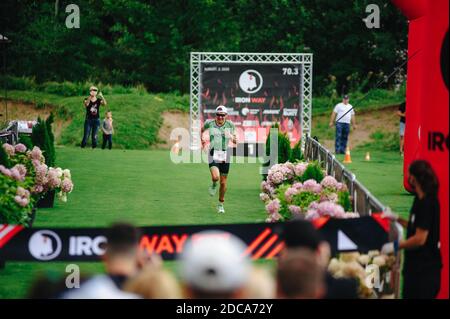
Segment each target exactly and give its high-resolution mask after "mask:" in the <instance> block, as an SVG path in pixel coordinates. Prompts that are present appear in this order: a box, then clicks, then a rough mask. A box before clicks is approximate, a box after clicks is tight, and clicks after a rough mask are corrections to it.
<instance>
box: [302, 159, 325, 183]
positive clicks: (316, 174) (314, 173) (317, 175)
mask: <svg viewBox="0 0 450 319" xmlns="http://www.w3.org/2000/svg"><path fill="white" fill-rule="evenodd" d="M323 178H324V174H323V172H322V168H321V167H320V165H319V163H318V162H312V163H310V164H309V165H308V167H307V168H306V170H305V172H304V173H303V175H302V176H301V178H300V181H301V182H302V183H303V182H304V181H307V180H308V179H314V180H315V181H316V182H317V183H320V182H321V181H322V179H323Z"/></svg>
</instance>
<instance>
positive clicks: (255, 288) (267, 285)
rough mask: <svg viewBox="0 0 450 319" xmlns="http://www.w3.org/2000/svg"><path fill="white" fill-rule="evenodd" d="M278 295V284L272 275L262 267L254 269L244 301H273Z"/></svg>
mask: <svg viewBox="0 0 450 319" xmlns="http://www.w3.org/2000/svg"><path fill="white" fill-rule="evenodd" d="M275 295H276V282H275V279H274V278H273V276H272V274H271V273H270V272H269V271H268V270H267V269H266V268H262V267H253V269H252V270H251V272H250V277H249V278H248V280H247V283H246V284H245V287H244V291H243V294H242V297H243V298H244V299H273V298H275Z"/></svg>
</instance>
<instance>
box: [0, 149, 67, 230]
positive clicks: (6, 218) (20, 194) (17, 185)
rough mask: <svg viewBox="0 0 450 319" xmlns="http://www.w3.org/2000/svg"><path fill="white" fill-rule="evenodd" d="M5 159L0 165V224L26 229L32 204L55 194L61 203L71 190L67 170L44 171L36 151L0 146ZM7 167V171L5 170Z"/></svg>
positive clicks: (45, 169) (40, 158)
mask: <svg viewBox="0 0 450 319" xmlns="http://www.w3.org/2000/svg"><path fill="white" fill-rule="evenodd" d="M2 148H3V150H4V151H5V153H6V154H7V156H8V158H7V159H6V160H5V161H4V162H3V163H1V164H0V224H21V225H26V224H27V223H28V221H29V217H30V214H31V212H32V209H33V207H34V205H35V204H36V202H37V201H38V200H39V199H40V198H41V197H42V196H43V195H44V194H45V193H46V192H48V191H51V190H55V191H56V192H58V197H59V198H60V199H61V200H62V201H64V202H65V201H67V194H69V193H70V192H72V190H73V182H72V179H71V174H70V171H69V170H67V169H66V170H63V169H61V168H59V167H57V168H53V167H48V166H47V165H46V164H45V158H44V156H43V154H42V151H41V150H40V148H39V147H37V146H34V147H33V149H32V150H27V147H26V146H25V145H23V144H17V145H15V146H13V145H10V144H7V143H5V144H3V146H2ZM5 164H6V165H8V166H9V167H7V166H5Z"/></svg>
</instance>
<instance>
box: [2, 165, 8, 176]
mask: <svg viewBox="0 0 450 319" xmlns="http://www.w3.org/2000/svg"><path fill="white" fill-rule="evenodd" d="M0 173H2V174H3V175H5V176H8V177H11V170H10V169H8V168H6V167H5V166H3V165H0Z"/></svg>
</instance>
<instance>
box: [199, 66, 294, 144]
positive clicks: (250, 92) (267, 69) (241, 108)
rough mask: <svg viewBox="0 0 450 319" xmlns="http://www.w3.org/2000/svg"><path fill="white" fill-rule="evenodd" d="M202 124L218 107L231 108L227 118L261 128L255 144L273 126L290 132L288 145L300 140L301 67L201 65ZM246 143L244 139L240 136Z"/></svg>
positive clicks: (261, 140) (262, 141)
mask: <svg viewBox="0 0 450 319" xmlns="http://www.w3.org/2000/svg"><path fill="white" fill-rule="evenodd" d="M201 72H202V75H201V79H202V80H201V96H200V104H201V109H202V121H205V120H208V119H213V118H214V113H215V109H216V107H217V106H218V105H225V106H226V107H227V108H229V109H232V110H233V111H232V112H228V118H229V120H231V121H232V122H234V123H235V124H236V126H240V125H238V123H244V125H242V126H243V127H244V128H245V126H246V125H245V123H249V122H252V123H256V124H255V126H256V127H258V128H259V127H263V128H265V130H261V131H260V134H258V137H257V141H258V142H259V143H264V142H265V140H266V136H267V133H268V130H269V128H270V126H271V124H272V123H279V124H280V126H281V130H282V131H284V132H288V133H290V134H289V136H291V137H292V138H291V142H292V143H295V142H296V141H298V139H299V138H300V134H301V132H300V115H301V92H302V88H301V83H302V78H301V77H302V65H301V64H290V63H285V64H255V63H229V64H227V63H202V65H201ZM239 138H242V139H241V140H243V141H245V142H249V141H247V140H245V136H244V135H243V136H239Z"/></svg>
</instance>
